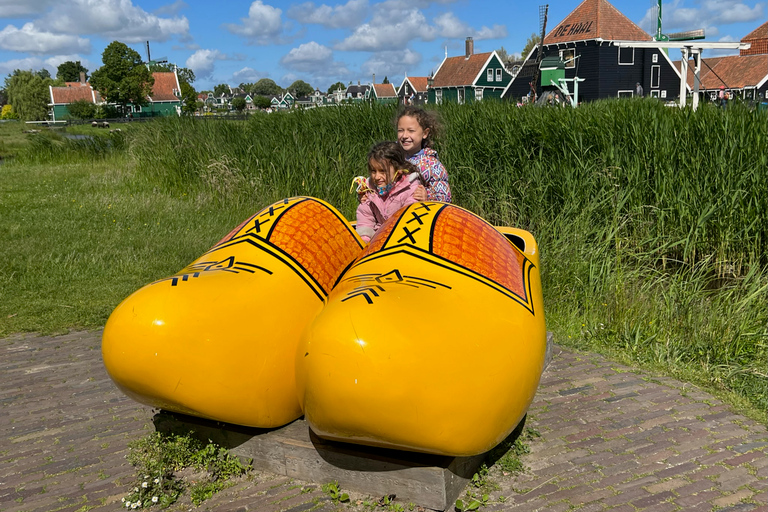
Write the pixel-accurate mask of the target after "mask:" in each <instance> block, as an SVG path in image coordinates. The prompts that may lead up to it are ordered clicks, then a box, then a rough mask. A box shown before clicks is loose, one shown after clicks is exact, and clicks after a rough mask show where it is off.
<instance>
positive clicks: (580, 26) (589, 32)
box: [544, 0, 653, 45]
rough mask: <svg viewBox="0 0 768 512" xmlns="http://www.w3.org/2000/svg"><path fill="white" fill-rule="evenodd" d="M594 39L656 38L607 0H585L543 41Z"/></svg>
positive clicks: (646, 39)
mask: <svg viewBox="0 0 768 512" xmlns="http://www.w3.org/2000/svg"><path fill="white" fill-rule="evenodd" d="M592 39H603V40H606V41H650V40H652V39H653V38H652V37H651V36H650V35H648V34H647V33H646V32H645V31H644V30H643V29H641V28H640V27H638V26H637V25H635V24H634V23H633V22H632V21H630V20H629V18H627V17H626V16H624V15H623V14H622V13H621V12H619V10H618V9H616V8H615V7H614V6H613V5H611V4H610V3H609V2H608V1H607V0H584V1H583V2H581V3H580V4H579V6H578V7H576V9H574V10H573V11H572V12H571V14H569V15H568V16H566V17H565V19H564V20H563V21H561V22H560V23H559V24H558V25H557V26H556V27H555V28H553V29H552V30H551V31H550V32H549V33H548V34H547V35H546V36H545V37H544V44H545V45H549V44H556V43H568V42H572V41H589V40H592Z"/></svg>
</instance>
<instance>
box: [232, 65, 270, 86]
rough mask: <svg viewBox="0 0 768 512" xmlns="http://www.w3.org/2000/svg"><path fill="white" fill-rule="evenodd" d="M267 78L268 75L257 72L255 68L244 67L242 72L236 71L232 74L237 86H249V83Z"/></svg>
mask: <svg viewBox="0 0 768 512" xmlns="http://www.w3.org/2000/svg"><path fill="white" fill-rule="evenodd" d="M266 76H267V74H266V73H262V72H260V71H256V70H255V69H253V68H249V67H244V68H243V69H241V70H240V71H235V72H234V73H233V74H232V79H233V81H234V82H235V83H237V84H247V83H255V82H258V81H259V80H260V79H262V78H264V77H266Z"/></svg>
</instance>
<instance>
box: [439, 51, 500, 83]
mask: <svg viewBox="0 0 768 512" xmlns="http://www.w3.org/2000/svg"><path fill="white" fill-rule="evenodd" d="M492 54H493V52H487V53H475V54H474V55H470V56H469V58H466V56H464V55H461V56H459V57H448V58H447V59H445V60H444V61H443V63H442V64H441V65H440V69H438V70H437V74H436V75H435V82H434V87H457V86H460V85H470V84H472V83H473V82H474V81H475V78H477V75H478V74H479V73H480V72H481V71H482V70H483V67H484V66H485V63H486V62H488V59H489V58H490V57H491V55H492Z"/></svg>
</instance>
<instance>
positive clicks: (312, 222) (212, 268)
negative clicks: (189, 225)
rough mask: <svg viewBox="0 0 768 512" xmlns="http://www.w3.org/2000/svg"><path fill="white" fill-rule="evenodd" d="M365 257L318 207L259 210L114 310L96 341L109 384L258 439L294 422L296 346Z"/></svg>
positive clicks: (305, 201) (332, 214) (300, 202)
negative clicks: (259, 433)
mask: <svg viewBox="0 0 768 512" xmlns="http://www.w3.org/2000/svg"><path fill="white" fill-rule="evenodd" d="M362 247H363V243H362V241H361V240H360V238H359V237H358V236H357V234H356V233H355V232H354V230H353V229H351V227H350V226H349V224H348V223H347V222H346V220H345V219H344V218H343V217H342V216H341V214H339V213H338V212H337V211H336V210H335V209H334V208H333V207H332V206H330V205H328V204H327V203H324V202H323V201H320V200H317V199H313V198H306V197H303V198H302V197H299V198H292V199H286V200H284V201H280V202H278V203H275V204H273V205H271V206H269V207H268V208H265V209H264V210H262V211H260V212H259V213H257V214H255V215H254V216H252V217H251V218H249V219H248V220H246V221H245V222H243V224H241V225H240V226H239V227H238V228H236V229H235V230H234V231H232V232H231V233H230V234H229V235H227V236H226V237H225V238H224V239H222V240H221V241H220V242H219V243H218V244H216V245H215V246H214V247H213V248H212V249H211V250H209V251H208V252H206V253H205V254H203V255H202V256H201V257H200V258H199V259H197V260H196V261H194V262H193V263H192V264H190V265H189V266H187V267H186V268H184V269H183V270H181V271H180V272H179V273H178V274H176V275H174V276H171V277H168V278H166V279H161V280H159V281H157V282H155V283H152V284H150V285H147V286H145V287H144V288H142V289H140V290H138V291H137V292H135V293H134V294H133V295H131V296H130V297H128V298H127V299H126V300H125V301H123V302H122V303H121V304H120V305H119V306H118V307H117V308H116V309H115V311H114V312H113V313H112V315H111V316H110V317H109V320H108V322H107V324H106V326H105V328H104V335H103V341H102V354H103V357H104V364H105V366H106V368H107V371H108V373H109V375H110V377H111V378H112V379H113V380H114V382H115V383H116V384H117V386H118V387H119V388H120V389H121V390H123V391H124V392H125V393H126V394H127V395H128V396H130V397H132V398H134V399H135V400H137V401H139V402H141V403H144V404H147V405H150V406H153V407H158V408H161V409H166V410H169V411H175V412H180V413H185V414H190V415H193V416H199V417H203V418H210V419H215V420H219V421H223V422H228V423H235V424H239V425H246V426H252V427H265V428H266V427H276V426H280V425H284V424H286V423H288V422H290V421H292V420H294V419H296V418H298V417H299V416H300V415H301V409H300V407H299V402H298V399H297V391H296V380H295V376H294V371H295V353H296V346H297V343H298V340H299V337H300V334H301V332H302V330H303V329H304V327H305V326H306V324H307V323H308V322H309V321H310V320H311V319H312V318H313V317H314V316H315V315H316V314H317V313H318V312H319V311H320V310H321V308H322V307H323V301H324V300H325V299H326V297H327V295H328V292H329V291H330V290H331V288H332V287H333V285H334V283H335V282H336V280H337V278H338V277H339V276H340V275H341V273H342V271H343V270H344V268H346V267H347V266H348V265H349V264H350V263H351V262H352V261H353V260H354V258H355V257H356V256H357V255H358V254H359V252H360V250H361V248H362Z"/></svg>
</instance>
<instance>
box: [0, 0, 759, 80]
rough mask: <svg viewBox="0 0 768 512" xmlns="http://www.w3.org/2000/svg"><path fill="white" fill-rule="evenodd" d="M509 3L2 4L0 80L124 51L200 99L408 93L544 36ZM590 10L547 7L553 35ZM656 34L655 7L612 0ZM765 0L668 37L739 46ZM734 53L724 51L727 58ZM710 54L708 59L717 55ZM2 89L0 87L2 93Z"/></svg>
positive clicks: (735, 6)
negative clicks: (445, 70) (481, 57)
mask: <svg viewBox="0 0 768 512" xmlns="http://www.w3.org/2000/svg"><path fill="white" fill-rule="evenodd" d="M544 3H546V0H544V1H542V2H541V3H525V2H519V1H510V0H471V1H470V0H433V1H429V0H383V1H379V0H341V1H333V0H320V1H306V2H304V1H301V0H297V1H278V0H256V1H240V0H226V1H201V0H175V1H169V2H168V3H163V2H162V1H156V0H155V1H150V0H0V77H2V78H5V77H6V76H8V74H10V73H12V72H13V71H14V70H15V69H22V70H27V69H31V70H39V69H41V68H46V69H48V70H49V71H50V72H51V75H52V76H54V77H55V76H56V69H57V67H58V66H59V64H61V63H62V62H66V61H80V62H81V63H82V65H83V66H85V67H86V69H88V71H89V73H90V72H92V71H94V70H96V69H98V68H99V67H100V66H101V65H102V62H101V54H102V52H103V51H104V49H105V48H106V47H107V45H109V44H110V43H111V42H112V41H120V42H122V43H125V44H126V45H128V46H129V47H130V48H132V49H134V50H136V51H137V52H138V53H139V54H140V55H141V56H142V58H143V59H144V60H146V58H147V57H146V56H147V49H146V43H147V41H149V46H150V55H151V57H152V59H159V58H162V57H166V58H167V59H168V62H169V63H172V64H176V65H177V66H179V67H186V68H189V69H191V70H192V71H194V73H195V75H196V77H197V79H196V81H195V82H194V83H193V84H192V85H193V86H194V87H195V89H197V90H198V91H203V90H212V89H213V88H214V86H215V85H217V84H228V85H230V86H233V87H234V86H237V85H239V84H241V83H253V82H256V81H258V80H260V79H262V78H270V79H272V80H274V81H275V82H277V84H278V85H280V86H282V87H288V86H289V85H290V84H291V83H293V82H294V81H295V80H303V81H305V82H307V83H309V84H310V85H311V86H313V87H316V88H318V89H320V90H322V91H326V90H327V89H328V87H329V86H330V85H332V84H334V83H336V82H339V81H341V82H344V83H345V84H347V83H350V82H352V83H357V82H358V81H359V82H361V83H370V82H371V81H372V79H373V75H374V74H375V76H376V82H377V83H380V82H381V81H382V80H383V79H384V77H385V76H386V77H387V78H388V79H389V81H390V82H392V83H394V84H395V85H398V86H399V85H400V83H402V81H403V79H404V77H405V76H427V75H429V74H430V72H432V71H435V70H436V69H437V68H438V66H439V65H440V62H442V60H443V58H444V57H445V54H446V52H447V53H448V56H457V55H463V54H464V42H465V39H466V38H467V37H470V36H471V37H472V38H473V40H474V49H475V52H476V53H480V52H489V51H493V50H498V49H499V48H501V47H503V48H504V49H505V50H507V52H508V53H510V54H512V53H518V54H519V53H520V52H521V51H522V49H523V48H524V46H525V44H526V41H527V39H528V38H529V37H530V36H531V34H533V33H538V32H539V31H540V27H539V6H540V5H544ZM580 3H581V2H580V1H579V0H550V1H549V15H548V22H547V27H548V29H547V31H549V30H550V29H551V28H554V27H555V26H556V25H557V24H558V23H559V22H560V21H562V20H563V19H564V18H565V17H566V16H567V15H568V14H570V12H571V11H573V10H574V9H575V8H576V7H577V6H578V5H579V4H580ZM611 3H612V4H613V5H614V6H615V7H616V8H617V9H618V10H619V11H621V12H622V13H623V14H624V15H625V16H627V17H628V18H629V19H630V20H631V21H633V22H635V23H636V24H638V25H639V26H640V27H641V28H642V29H644V30H645V31H646V32H648V33H649V34H653V33H655V31H656V28H655V27H656V18H655V14H654V12H655V7H656V5H657V0H613V1H612V2H611ZM767 5H768V0H760V1H756V0H672V1H671V2H664V3H663V4H662V14H663V30H664V32H665V33H671V32H679V31H683V30H691V29H698V28H703V29H704V30H705V34H706V41H729V42H732V41H739V40H740V39H741V38H742V37H744V36H745V35H746V34H748V33H749V32H751V31H752V30H754V29H755V28H757V27H758V26H759V25H761V24H762V23H764V22H765V21H766V17H768V7H767ZM728 53H731V54H733V53H737V52H733V51H732V52H723V51H720V54H728ZM714 55H715V53H713V51H709V53H706V52H705V54H704V56H705V57H706V56H714ZM1 84H2V82H0V85H1Z"/></svg>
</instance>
